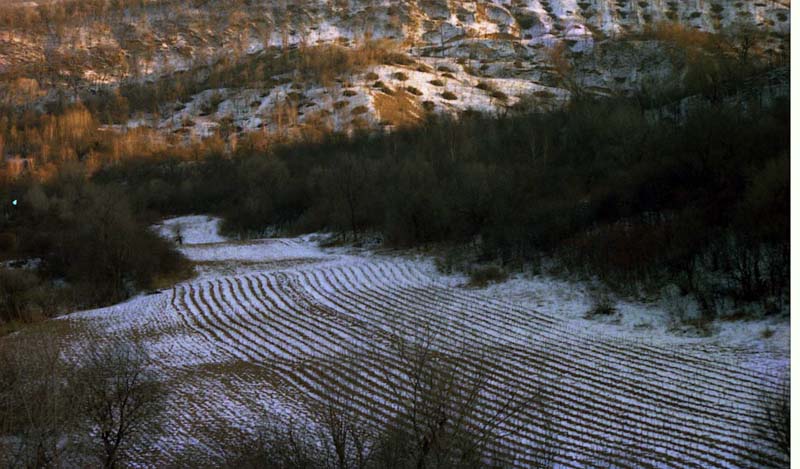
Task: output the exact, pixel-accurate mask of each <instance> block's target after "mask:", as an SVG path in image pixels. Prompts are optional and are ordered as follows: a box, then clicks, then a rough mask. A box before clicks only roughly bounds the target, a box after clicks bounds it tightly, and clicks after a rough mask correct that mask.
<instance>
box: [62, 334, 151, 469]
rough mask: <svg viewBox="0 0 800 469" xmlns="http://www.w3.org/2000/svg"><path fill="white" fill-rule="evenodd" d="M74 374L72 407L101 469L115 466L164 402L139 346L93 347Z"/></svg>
mask: <svg viewBox="0 0 800 469" xmlns="http://www.w3.org/2000/svg"><path fill="white" fill-rule="evenodd" d="M81 361H82V366H81V368H80V369H79V370H78V371H77V373H75V376H74V378H73V379H74V382H75V388H76V389H78V390H80V395H81V398H80V399H78V401H77V405H78V408H79V411H80V414H81V416H82V417H83V419H84V422H85V424H86V426H87V428H86V430H87V431H88V433H89V435H90V437H91V439H92V440H94V441H95V442H96V443H97V445H96V447H97V448H98V449H99V451H98V453H99V457H100V459H101V460H102V465H103V467H105V468H114V467H117V466H118V465H119V464H120V463H121V462H123V461H124V460H125V459H126V458H127V456H128V452H129V450H130V449H131V447H132V446H133V445H134V444H135V443H136V442H137V441H138V440H139V438H140V437H142V436H143V435H145V434H146V433H148V432H150V431H152V430H153V429H154V428H155V426H154V423H155V417H156V416H157V414H158V411H159V409H160V407H161V406H160V404H161V400H162V397H163V392H162V387H161V384H160V382H159V381H158V379H157V378H156V377H155V376H154V374H153V373H152V372H151V371H149V369H148V366H147V364H148V361H149V358H148V354H147V351H146V349H145V348H144V347H143V346H142V345H141V344H139V343H126V342H116V341H114V342H111V343H110V344H108V345H104V346H99V347H96V346H92V347H90V348H89V349H88V350H86V353H85V355H84V356H82V357H81Z"/></svg>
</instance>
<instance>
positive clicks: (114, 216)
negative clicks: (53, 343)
mask: <svg viewBox="0 0 800 469" xmlns="http://www.w3.org/2000/svg"><path fill="white" fill-rule="evenodd" d="M0 196H1V197H2V198H3V199H4V200H12V199H16V200H18V205H16V206H14V205H12V204H8V206H5V207H4V208H3V213H0V254H1V255H2V257H0V259H3V260H5V259H12V260H13V259H29V260H28V261H26V262H33V265H31V266H28V268H10V269H6V268H0V293H2V294H1V295H0V332H2V330H3V328H2V326H3V324H4V323H6V322H18V323H25V322H30V321H35V320H37V319H41V318H45V317H50V316H54V315H57V314H59V313H62V312H66V311H70V310H75V309H80V308H88V307H94V306H99V305H106V304H111V303H116V302H119V301H121V300H124V299H125V298H128V297H129V296H131V295H132V294H134V293H136V292H138V291H141V290H144V289H151V288H158V287H160V286H161V285H163V284H166V283H168V282H169V281H171V280H173V281H174V280H176V279H180V278H185V277H187V276H189V275H190V274H191V268H190V264H189V263H188V261H186V260H185V259H184V258H183V257H182V256H181V255H180V254H178V253H177V252H176V251H175V250H174V249H173V247H172V245H171V244H170V243H169V242H168V241H165V240H163V239H161V238H159V237H158V236H157V235H156V234H155V233H153V232H152V231H150V230H149V228H148V220H147V219H145V218H143V217H142V216H140V215H139V214H136V213H134V212H133V211H132V210H131V208H130V204H129V201H128V198H127V196H126V195H125V194H124V193H123V192H121V191H119V190H118V189H116V188H114V187H111V186H102V185H98V184H94V183H92V182H91V181H89V180H88V176H87V175H86V173H85V171H84V170H83V169H82V168H80V167H77V166H69V165H67V166H65V167H63V168H61V170H60V171H59V173H58V175H57V176H56V177H55V178H53V179H52V180H50V181H48V182H46V183H38V182H33V181H29V180H25V179H21V180H18V181H16V183H15V184H13V185H7V186H0ZM12 263H13V261H12ZM12 267H14V266H13V265H12ZM30 267H35V268H30Z"/></svg>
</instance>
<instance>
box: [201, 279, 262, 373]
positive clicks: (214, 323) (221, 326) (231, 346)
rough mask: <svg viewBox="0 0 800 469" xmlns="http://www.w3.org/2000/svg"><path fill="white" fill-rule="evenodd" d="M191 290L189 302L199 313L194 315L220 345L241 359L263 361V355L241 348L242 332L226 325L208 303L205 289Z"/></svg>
mask: <svg viewBox="0 0 800 469" xmlns="http://www.w3.org/2000/svg"><path fill="white" fill-rule="evenodd" d="M205 284H206V282H203V283H202V284H201V285H205ZM198 287H199V286H198ZM190 292H191V294H190V295H189V299H190V300H191V301H190V302H189V304H191V305H193V307H194V308H195V309H196V310H197V312H198V313H199V314H195V315H194V317H195V318H197V319H202V321H201V322H199V324H201V325H202V327H205V329H206V330H208V331H209V332H210V333H211V334H212V335H213V336H214V337H215V338H216V342H217V345H218V346H219V347H221V348H224V349H225V350H227V351H229V352H230V353H232V354H233V355H234V356H236V358H239V359H241V360H244V361H248V362H259V361H261V359H262V357H260V356H259V353H257V352H256V353H253V352H252V351H250V350H242V349H241V339H242V336H241V334H239V333H238V332H237V331H236V330H235V328H232V327H226V325H225V323H224V322H223V321H222V320H220V319H219V317H218V316H217V315H216V314H215V313H214V310H213V308H212V307H211V306H210V305H209V304H208V301H207V300H206V298H205V294H204V293H203V289H200V288H197V289H195V288H194V286H190Z"/></svg>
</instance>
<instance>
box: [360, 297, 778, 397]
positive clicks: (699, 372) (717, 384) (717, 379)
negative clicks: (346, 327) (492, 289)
mask: <svg viewBox="0 0 800 469" xmlns="http://www.w3.org/2000/svg"><path fill="white" fill-rule="evenodd" d="M375 285H376V286H378V287H379V288H382V289H384V291H386V289H389V290H390V291H389V292H387V294H388V295H390V296H393V292H396V291H398V290H399V288H397V287H389V286H387V284H384V285H381V284H378V283H376V284H375ZM430 290H431V289H430V288H420V289H418V290H416V291H417V292H418V294H419V295H421V296H425V295H427V296H429V297H430V296H432V295H434V292H432V291H430ZM436 291H437V293H438V294H440V295H443V296H445V297H446V298H454V295H453V294H452V289H436ZM482 300H484V299H483V298H481V297H477V298H473V300H472V301H471V302H470V303H469V304H464V303H460V304H462V306H463V307H464V309H465V310H466V309H474V304H475V303H479V304H480V303H481V301H482ZM481 306H486V307H489V308H491V306H490V305H488V304H485V303H484V304H482V305H481ZM494 311H496V312H498V313H499V314H498V315H495V316H492V318H491V319H492V322H493V323H497V322H502V323H506V324H508V323H511V324H514V327H516V328H519V327H525V326H524V325H525V324H526V323H529V322H531V320H533V321H535V320H536V318H537V316H538V315H530V314H527V315H525V316H523V317H519V318H518V319H519V320H518V321H517V322H510V320H509V319H507V318H506V317H504V316H505V315H508V310H505V309H503V310H498V309H494ZM462 314H464V313H462ZM528 327H530V326H528ZM560 329H563V328H560ZM529 332H535V333H538V332H540V331H539V330H529ZM553 332H555V333H559V334H561V335H564V333H563V332H561V331H560V330H555V331H553ZM502 334H503V337H507V336H508V335H509V334H514V335H519V333H518V330H516V329H510V330H509V329H506V330H505V331H503V332H502ZM574 337H582V335H581V334H569V336H568V337H567V338H568V339H570V340H572V339H573V338H574ZM605 342H607V341H602V343H600V341H596V340H594V339H592V340H590V341H587V342H586V344H587V345H589V346H591V347H594V348H598V350H596V351H593V352H597V353H592V355H593V356H595V355H597V356H608V355H607V354H606V353H605V352H606V351H611V352H613V355H610V356H612V357H613V358H615V359H618V358H619V355H620V354H624V355H625V357H626V358H631V359H636V361H637V362H641V361H644V362H645V364H646V367H647V370H648V372H651V371H655V370H662V371H666V372H668V374H666V375H662V377H664V378H671V377H672V376H674V371H675V369H674V367H671V368H665V366H664V362H665V360H664V359H663V358H662V357H661V356H654V355H652V354H649V353H645V354H631V353H628V346H629V345H631V344H627V343H626V344H625V346H617V345H615V343H612V344H610V345H609V344H606V343H605ZM601 347H602V350H599V348H601ZM668 353H670V354H672V353H673V352H671V351H669V352H668ZM650 357H653V358H654V361H647V358H650ZM611 365H613V364H611ZM708 370H709V368H708V367H703V368H700V369H698V368H697V367H691V368H688V369H686V371H687V373H686V375H688V376H694V377H705V376H706V373H704V372H707V371H708ZM725 371H726V372H728V371H729V370H725ZM731 373H735V372H731ZM734 376H738V375H734ZM727 382H730V381H729V380H727V379H723V377H722V376H719V375H718V376H714V377H713V379H712V378H709V379H708V380H702V379H700V380H699V383H697V384H700V385H703V384H706V385H708V386H709V387H708V390H709V391H711V392H724V389H723V390H720V388H722V387H723V386H721V384H724V383H727ZM730 385H731V390H732V391H736V392H738V393H741V392H742V387H741V383H740V382H739V381H735V382H730ZM757 389H758V391H759V392H751V393H749V394H748V395H747V397H750V398H753V400H758V398H759V397H760V396H761V392H763V390H764V386H763V384H762V383H761V382H759V386H758V387H757ZM690 391H691V393H692V395H693V394H694V392H695V391H696V388H695V387H692V388H691V389H690ZM726 397H727V396H726Z"/></svg>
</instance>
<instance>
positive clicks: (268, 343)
mask: <svg viewBox="0 0 800 469" xmlns="http://www.w3.org/2000/svg"><path fill="white" fill-rule="evenodd" d="M218 282H220V283H219V286H220V288H222V289H223V291H222V297H223V298H226V299H225V302H226V304H227V305H228V306H229V308H230V310H229V311H231V313H230V314H229V316H234V315H235V317H237V318H238V321H239V322H240V323H242V324H244V325H245V327H246V328H247V330H248V332H249V334H250V335H249V340H250V341H251V342H252V344H253V346H254V347H257V348H259V349H262V350H263V349H264V348H266V349H267V351H268V352H269V353H270V354H271V355H270V356H269V357H268V358H269V359H270V361H273V362H274V361H275V360H291V359H294V358H295V356H296V355H295V354H294V353H293V352H292V351H291V350H290V349H289V348H288V344H287V341H284V340H279V338H280V337H281V336H282V335H283V332H282V331H280V330H279V329H277V328H275V327H274V324H273V322H272V321H268V320H265V319H266V318H265V317H263V316H262V317H260V316H259V315H258V314H256V312H257V311H258V310H257V307H256V306H254V305H252V304H250V303H249V302H248V301H246V299H245V297H238V296H236V294H235V293H234V291H233V289H232V288H230V283H228V281H227V279H219V280H218ZM226 287H227V288H226ZM225 293H227V295H225ZM231 302H233V304H231Z"/></svg>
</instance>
